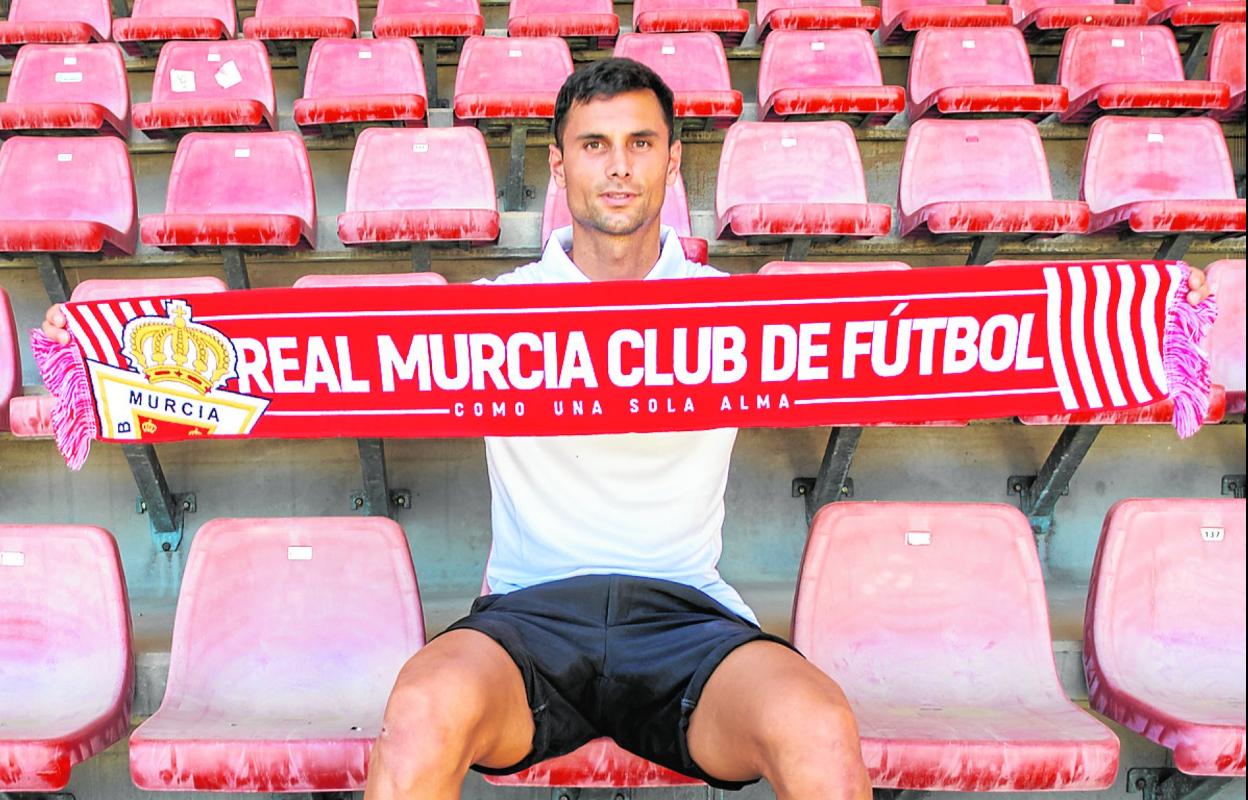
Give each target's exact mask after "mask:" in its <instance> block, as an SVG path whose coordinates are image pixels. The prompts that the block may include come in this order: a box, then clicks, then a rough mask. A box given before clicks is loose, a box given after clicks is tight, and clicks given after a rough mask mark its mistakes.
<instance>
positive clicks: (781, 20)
mask: <svg viewBox="0 0 1248 800" xmlns="http://www.w3.org/2000/svg"><path fill="white" fill-rule="evenodd" d="M755 13H756V15H757V17H758V38H759V41H766V39H767V37H768V36H770V35H771V33H772V32H773V31H828V30H840V29H842V28H865V29H867V30H869V31H873V30H875V29H876V28H878V27H880V9H879V8H878V7H876V6H864V5H863V4H862V0H758V7H757V9H756V12H755Z"/></svg>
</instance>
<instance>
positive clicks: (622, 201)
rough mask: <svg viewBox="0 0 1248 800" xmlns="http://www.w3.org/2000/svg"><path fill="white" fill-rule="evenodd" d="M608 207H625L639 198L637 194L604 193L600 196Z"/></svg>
mask: <svg viewBox="0 0 1248 800" xmlns="http://www.w3.org/2000/svg"><path fill="white" fill-rule="evenodd" d="M599 197H601V198H602V201H603V203H605V204H606V205H608V206H625V205H628V204H629V203H631V202H633V200H635V199H636V198H637V193H636V192H603V193H602V194H600V195H599Z"/></svg>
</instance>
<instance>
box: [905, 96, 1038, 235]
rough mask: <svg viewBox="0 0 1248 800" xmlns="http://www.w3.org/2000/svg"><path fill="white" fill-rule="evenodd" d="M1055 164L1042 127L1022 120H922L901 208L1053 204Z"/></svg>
mask: <svg viewBox="0 0 1248 800" xmlns="http://www.w3.org/2000/svg"><path fill="white" fill-rule="evenodd" d="M1052 199H1053V188H1052V186H1051V185H1050V183H1049V162H1048V159H1047V158H1045V155H1044V146H1043V145H1042V144H1041V142H1040V132H1039V131H1038V130H1037V129H1036V126H1035V125H1034V124H1032V123H1031V122H1028V121H1027V120H1022V119H1001V120H943V119H921V120H919V121H918V122H916V123H914V124H913V125H911V126H910V134H909V135H908V136H907V137H906V150H905V153H904V155H902V159H901V186H900V188H899V190H898V192H897V204H898V206H899V207H900V209H901V211H902V213H912V212H914V211H916V210H918V209H919V208H922V207H923V206H925V205H928V204H929V203H938V202H945V201H965V200H1052Z"/></svg>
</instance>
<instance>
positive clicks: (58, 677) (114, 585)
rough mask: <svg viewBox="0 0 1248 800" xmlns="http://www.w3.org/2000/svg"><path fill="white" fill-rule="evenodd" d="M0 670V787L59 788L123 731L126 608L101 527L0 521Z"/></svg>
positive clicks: (128, 689)
mask: <svg viewBox="0 0 1248 800" xmlns="http://www.w3.org/2000/svg"><path fill="white" fill-rule="evenodd" d="M0 674H3V675H4V683H5V687H6V689H7V691H5V692H2V693H0V719H3V720H4V723H5V724H4V725H3V726H0V765H3V767H2V768H0V792H5V793H8V792H49V791H59V790H61V789H64V788H65V786H66V784H68V782H69V775H70V769H71V767H73V765H75V764H78V763H80V762H82V761H85V760H86V759H88V758H90V757H91V756H93V755H95V754H97V753H100V752H102V751H103V750H104V749H105V748H107V747H108V746H110V745H111V744H113V743H114V742H117V741H119V740H121V738H122V737H124V736H125V735H126V731H127V730H129V728H130V706H131V701H132V699H133V693H134V654H133V650H132V646H131V642H130V611H129V606H128V605H127V601H126V584H125V579H124V578H123V577H122V571H121V558H120V556H119V554H118V552H117V543H116V542H115V541H114V540H113V537H112V536H110V535H109V534H108V532H107V531H105V530H103V529H102V528H94V527H88V526H86V525H0ZM80 793H81V792H80Z"/></svg>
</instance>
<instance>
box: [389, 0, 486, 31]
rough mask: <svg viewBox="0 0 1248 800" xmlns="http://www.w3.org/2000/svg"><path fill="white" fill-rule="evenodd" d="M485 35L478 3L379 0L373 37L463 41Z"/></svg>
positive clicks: (449, 0) (430, 0)
mask: <svg viewBox="0 0 1248 800" xmlns="http://www.w3.org/2000/svg"><path fill="white" fill-rule="evenodd" d="M483 33H485V17H483V16H481V5H480V3H479V2H478V0H377V15H376V16H375V17H373V36H378V37H381V36H407V37H413V38H414V37H424V36H429V37H447V38H463V37H465V36H480V35H481V34H483Z"/></svg>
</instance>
